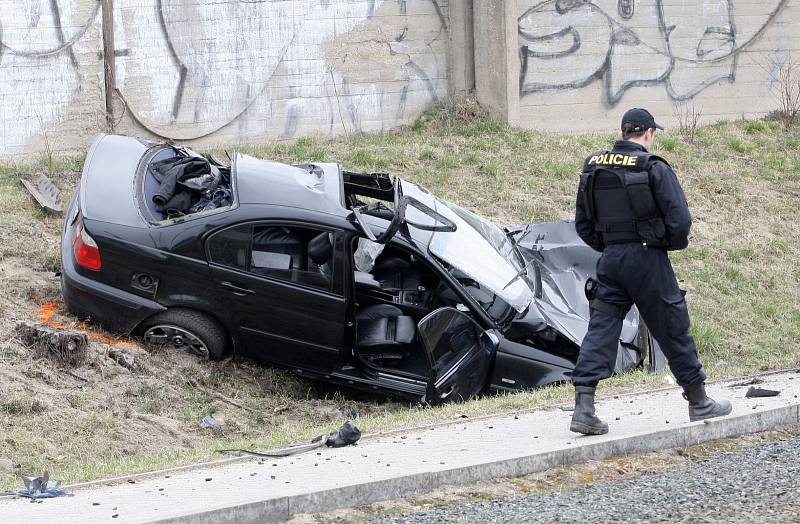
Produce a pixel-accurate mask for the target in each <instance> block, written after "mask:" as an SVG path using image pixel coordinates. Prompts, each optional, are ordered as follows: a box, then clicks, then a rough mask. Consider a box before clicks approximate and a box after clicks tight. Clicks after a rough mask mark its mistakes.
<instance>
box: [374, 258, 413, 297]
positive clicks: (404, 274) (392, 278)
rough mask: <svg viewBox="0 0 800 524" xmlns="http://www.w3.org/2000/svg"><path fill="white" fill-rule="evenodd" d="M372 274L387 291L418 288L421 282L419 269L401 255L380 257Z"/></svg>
mask: <svg viewBox="0 0 800 524" xmlns="http://www.w3.org/2000/svg"><path fill="white" fill-rule="evenodd" d="M372 276H373V277H375V280H377V281H378V282H379V283H380V286H381V288H382V289H385V290H387V291H401V290H416V289H419V286H420V282H421V278H420V272H419V270H418V269H417V268H415V267H414V266H413V265H411V262H409V261H408V260H406V259H403V258H401V257H387V258H384V259H379V260H378V261H377V262H376V263H375V268H374V269H373V270H372Z"/></svg>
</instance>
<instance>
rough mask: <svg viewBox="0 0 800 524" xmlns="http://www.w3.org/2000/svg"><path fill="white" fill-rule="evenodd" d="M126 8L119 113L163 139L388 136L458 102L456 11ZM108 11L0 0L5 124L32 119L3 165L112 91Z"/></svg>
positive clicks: (346, 2)
mask: <svg viewBox="0 0 800 524" xmlns="http://www.w3.org/2000/svg"><path fill="white" fill-rule="evenodd" d="M113 4H114V13H113V15H114V17H113V18H114V47H115V63H116V67H115V79H116V91H117V92H116V93H115V96H116V98H117V100H118V101H120V102H121V104H120V103H118V105H122V106H123V107H124V111H125V112H126V114H127V115H129V116H130V117H131V118H132V119H133V120H135V121H136V122H137V123H138V124H140V125H141V126H143V127H144V128H146V129H148V130H149V131H150V132H152V133H154V134H156V135H159V136H162V137H166V138H171V139H194V138H200V137H205V136H209V135H213V134H215V133H218V132H220V131H223V132H224V133H225V135H226V137H227V140H228V141H230V140H231V139H232V137H235V138H239V139H246V138H248V137H259V138H263V137H270V138H292V137H295V136H301V135H303V134H308V133H316V134H338V133H342V132H348V133H349V132H357V131H360V130H375V129H378V130H382V129H384V128H387V129H388V128H390V127H393V126H396V125H398V124H401V123H405V122H406V121H407V120H408V119H409V118H411V117H413V116H414V115H415V114H416V113H417V112H419V111H420V110H421V109H422V108H424V107H426V106H427V105H429V104H430V103H431V102H432V101H436V100H438V99H439V98H440V97H442V96H444V95H445V93H446V89H447V84H446V76H445V75H446V63H445V60H446V44H447V39H446V30H447V25H446V24H447V18H446V9H447V2H446V1H442V0H438V1H437V0H115V1H114V3H113ZM100 9H101V8H100V1H99V0H0V117H5V118H3V121H5V122H8V121H12V120H15V119H19V117H20V111H21V112H22V113H26V111H27V113H29V115H28V116H30V117H31V118H30V119H29V120H30V125H27V126H20V127H15V128H13V129H10V128H9V126H5V127H6V128H7V129H5V130H3V131H2V133H3V135H0V154H2V153H4V152H7V151H10V150H14V149H15V148H17V147H19V146H20V145H21V144H22V143H24V142H25V140H26V139H27V138H28V137H30V136H33V135H36V134H38V133H40V132H41V123H42V122H45V123H53V122H60V121H61V120H62V119H64V118H65V116H66V115H67V113H68V110H69V106H70V104H71V103H72V102H73V101H75V100H76V99H77V97H78V96H77V95H78V94H79V92H80V91H81V89H82V88H83V87H84V86H85V85H86V83H87V82H93V83H95V84H96V85H101V84H102V68H103V65H102V48H103V44H102V40H101V38H102V28H101V27H100V24H101V18H102V17H101V16H100ZM22 85H24V86H25V89H24V90H21V89H20V86H22ZM97 106H98V107H97V110H98V112H99V111H101V108H102V106H103V101H100V100H98V102H97ZM34 113H35V115H34ZM34 116H35V118H33V117H34ZM12 117H15V118H12ZM37 122H38V123H37ZM90 124H91V125H97V122H92V123H87V125H90ZM6 135H8V136H6ZM11 135H13V136H11Z"/></svg>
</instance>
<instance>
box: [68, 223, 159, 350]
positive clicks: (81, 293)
mask: <svg viewBox="0 0 800 524" xmlns="http://www.w3.org/2000/svg"><path fill="white" fill-rule="evenodd" d="M68 216H69V215H68ZM71 236H72V227H71V226H67V227H66V228H65V231H64V233H63V236H62V237H61V294H62V296H63V297H64V307H66V309H67V311H69V312H70V313H73V314H74V315H77V316H78V317H80V318H83V319H88V320H90V321H92V322H93V323H96V324H98V325H100V326H102V327H104V328H105V329H108V330H109V331H112V332H114V333H118V334H124V335H128V334H130V333H131V332H132V331H133V330H134V329H135V328H136V326H138V325H139V324H140V323H141V322H142V321H143V320H144V319H146V318H148V317H150V316H151V315H153V314H155V313H159V312H161V311H164V310H165V309H166V308H165V307H164V306H162V305H161V304H159V303H158V302H153V301H152V300H148V299H146V298H143V297H140V296H137V295H134V294H133V293H128V292H126V291H122V290H120V289H117V288H114V287H111V286H109V285H106V284H103V283H100V282H97V281H95V280H92V279H91V278H87V277H85V276H83V275H81V274H80V273H78V271H77V269H76V268H75V258H74V256H73V254H72V249H71V246H70V241H69V239H70V238H71Z"/></svg>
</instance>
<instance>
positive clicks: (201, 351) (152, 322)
mask: <svg viewBox="0 0 800 524" xmlns="http://www.w3.org/2000/svg"><path fill="white" fill-rule="evenodd" d="M139 332H140V333H141V335H142V338H143V339H144V341H145V342H147V343H148V344H152V345H154V346H163V347H169V348H172V349H177V350H179V351H186V352H187V353H194V354H195V355H198V356H201V357H204V358H210V359H213V360H216V359H220V358H222V357H223V355H224V354H225V348H226V346H227V344H228V339H227V337H226V336H225V330H224V329H223V327H222V326H221V325H220V324H219V322H217V321H216V320H214V319H213V318H211V317H209V316H208V315H205V314H203V313H200V312H199V311H193V310H191V309H169V310H167V311H164V312H162V313H159V314H157V315H155V316H153V317H151V318H149V319H147V320H146V321H145V322H144V324H142V326H141V327H140V328H139Z"/></svg>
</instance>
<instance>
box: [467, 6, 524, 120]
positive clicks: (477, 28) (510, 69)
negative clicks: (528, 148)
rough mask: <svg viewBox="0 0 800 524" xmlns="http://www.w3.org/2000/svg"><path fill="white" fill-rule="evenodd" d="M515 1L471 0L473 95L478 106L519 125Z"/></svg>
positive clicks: (494, 115)
mask: <svg viewBox="0 0 800 524" xmlns="http://www.w3.org/2000/svg"><path fill="white" fill-rule="evenodd" d="M516 13H517V0H473V16H474V32H475V93H476V95H477V98H478V102H479V103H480V104H481V106H482V107H483V108H484V109H486V110H487V111H489V113H490V114H491V115H492V116H493V117H495V118H499V119H501V120H503V121H505V122H508V123H509V124H511V125H518V123H519V53H518V51H517V14H516Z"/></svg>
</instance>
